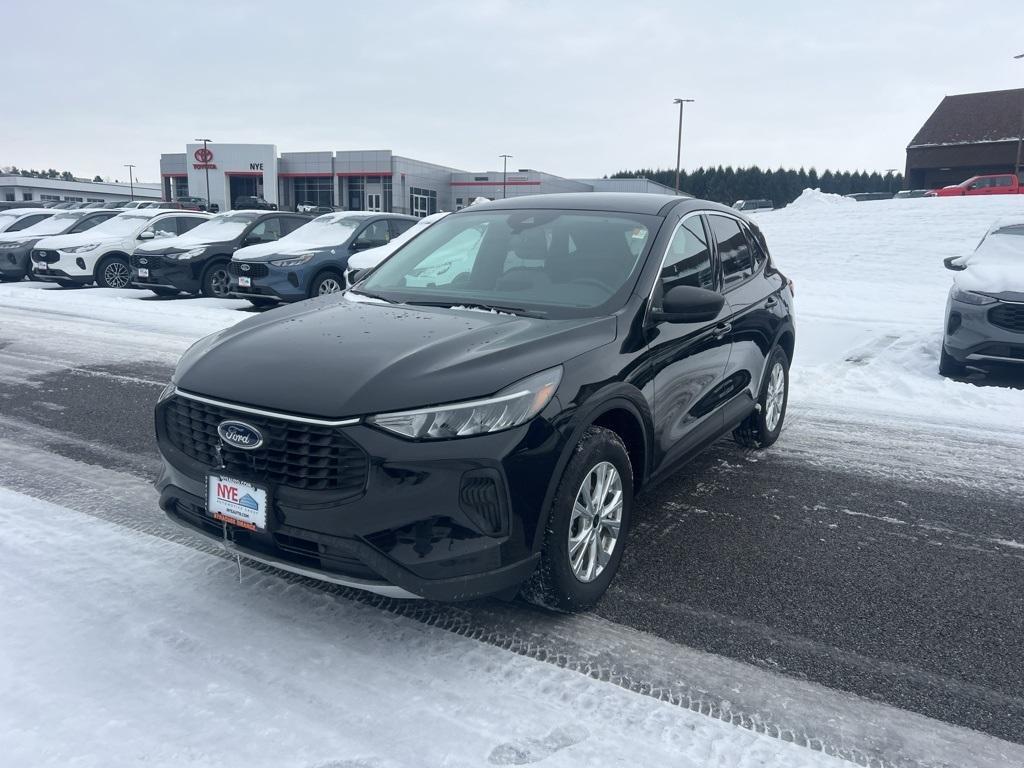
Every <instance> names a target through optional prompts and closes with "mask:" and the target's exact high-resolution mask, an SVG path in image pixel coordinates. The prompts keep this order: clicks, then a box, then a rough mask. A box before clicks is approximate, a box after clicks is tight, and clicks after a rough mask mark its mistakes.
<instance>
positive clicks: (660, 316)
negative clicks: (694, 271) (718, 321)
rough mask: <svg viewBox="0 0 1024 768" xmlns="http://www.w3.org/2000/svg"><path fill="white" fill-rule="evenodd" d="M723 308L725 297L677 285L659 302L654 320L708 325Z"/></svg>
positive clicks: (704, 290) (702, 289) (705, 290)
mask: <svg viewBox="0 0 1024 768" xmlns="http://www.w3.org/2000/svg"><path fill="white" fill-rule="evenodd" d="M723 306H725V296H723V295H722V294H720V293H716V292H715V291H709V290H707V289H706V288H695V287H694V286H692V285H677V286H676V287H675V288H671V289H669V291H668V292H667V293H666V294H665V296H664V298H663V299H662V302H661V311H660V312H655V313H654V315H653V317H654V319H655V320H657V321H659V322H663V323H709V322H711V321H712V320H714V319H715V318H716V317H718V313H719V312H721V311H722V307H723Z"/></svg>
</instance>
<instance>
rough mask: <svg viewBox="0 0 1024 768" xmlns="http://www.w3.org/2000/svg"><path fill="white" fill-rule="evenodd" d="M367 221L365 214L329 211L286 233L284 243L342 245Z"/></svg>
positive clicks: (282, 240) (282, 239)
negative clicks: (354, 214) (348, 214)
mask: <svg viewBox="0 0 1024 768" xmlns="http://www.w3.org/2000/svg"><path fill="white" fill-rule="evenodd" d="M364 221H366V217H365V216H344V215H340V216H339V215H338V214H335V213H329V214H327V215H326V216H320V217H318V218H315V219H313V220H312V221H311V222H309V223H308V224H303V225H302V226H301V227H299V228H298V229H296V230H295V231H294V232H292V233H291V234H289V235H285V236H284V237H282V238H281V240H280V241H279V242H282V243H289V244H290V243H309V244H310V245H336V244H337V245H340V244H341V243H344V242H345V241H346V240H348V239H349V238H350V237H351V236H352V233H353V232H355V230H356V228H357V227H358V226H359V225H360V224H362V223H363V222H364Z"/></svg>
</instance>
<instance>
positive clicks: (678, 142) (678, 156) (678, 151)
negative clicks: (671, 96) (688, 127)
mask: <svg viewBox="0 0 1024 768" xmlns="http://www.w3.org/2000/svg"><path fill="white" fill-rule="evenodd" d="M672 103H673V104H678V105H679V138H678V139H677V140H676V194H677V195H678V194H679V161H680V159H681V158H682V156H683V105H684V104H692V103H693V99H675V100H673V102H672Z"/></svg>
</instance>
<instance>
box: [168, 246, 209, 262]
mask: <svg viewBox="0 0 1024 768" xmlns="http://www.w3.org/2000/svg"><path fill="white" fill-rule="evenodd" d="M204 253H206V249H205V248H193V249H192V250H191V251H184V252H183V253H169V254H167V258H169V259H177V260H178V261H186V260H188V259H194V258H195V257H196V256H202V255H203V254H204Z"/></svg>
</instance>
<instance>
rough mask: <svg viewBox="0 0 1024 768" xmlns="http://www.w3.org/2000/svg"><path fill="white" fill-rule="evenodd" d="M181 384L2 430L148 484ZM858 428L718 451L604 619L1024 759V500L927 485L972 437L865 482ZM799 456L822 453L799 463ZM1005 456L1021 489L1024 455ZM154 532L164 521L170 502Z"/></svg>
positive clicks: (83, 401) (647, 528)
mask: <svg viewBox="0 0 1024 768" xmlns="http://www.w3.org/2000/svg"><path fill="white" fill-rule="evenodd" d="M9 354H11V353H10V351H9V350H8V351H7V352H6V353H5V352H4V351H0V355H9ZM14 354H16V353H14ZM5 362H6V363H8V364H13V365H16V364H17V360H16V359H12V358H10V357H6V358H5ZM169 374H170V370H169V369H167V368H165V367H163V366H160V365H154V364H139V365H132V366H106V367H88V366H85V367H82V366H78V367H74V368H72V369H51V370H42V371H40V372H39V373H38V374H33V375H32V376H30V377H28V379H27V380H26V381H23V382H21V383H18V382H11V383H7V384H5V385H4V386H3V387H2V388H0V422H5V423H8V424H16V425H18V427H19V428H20V429H24V430H28V434H31V435H32V437H33V440H32V442H33V447H34V448H37V449H40V448H41V449H45V450H46V451H49V452H52V453H57V454H60V455H63V456H66V457H69V458H74V459H77V460H80V461H84V462H86V463H89V464H95V465H100V466H103V467H107V468H110V469H114V470H117V471H120V472H130V473H132V474H135V475H138V476H140V477H152V476H153V475H154V474H155V472H156V467H157V461H158V460H157V456H156V453H155V449H154V446H153V442H152V437H151V435H152V404H153V402H154V400H155V398H156V396H157V394H158V392H159V390H160V388H161V386H162V382H164V381H166V380H167V378H168V376H169ZM846 429H849V430H850V439H851V445H852V444H853V443H854V442H856V440H855V438H856V435H855V434H854V432H856V431H857V430H858V428H857V427H855V426H849V425H843V424H837V423H817V422H815V421H814V419H813V418H810V417H804V418H802V419H801V418H794V419H793V423H792V424H791V425H790V426H789V427H788V428H787V432H785V433H784V434H783V437H782V440H781V443H780V446H779V447H778V449H777V450H776V449H772V450H769V451H764V452H746V451H743V450H741V449H739V448H737V447H736V446H734V445H733V444H732V443H731V442H730V441H721V442H719V443H717V444H716V445H715V446H713V447H712V448H711V449H710V450H709V451H708V452H707V453H706V454H705V455H704V456H702V457H701V458H699V459H698V460H696V461H694V462H693V463H691V464H690V465H689V466H688V467H687V468H686V469H684V470H683V471H681V472H680V473H679V474H678V475H677V476H676V477H675V478H673V479H672V480H670V481H667V482H666V483H663V484H662V485H660V486H659V487H657V488H654V489H652V490H650V491H648V492H647V493H646V494H645V495H643V496H642V497H641V498H640V499H639V500H638V505H637V508H636V511H635V512H634V529H633V531H632V533H631V536H630V540H629V544H628V548H627V550H626V555H625V558H624V561H623V565H622V569H621V571H620V573H619V576H618V578H617V580H616V581H615V583H614V585H613V587H612V589H611V590H610V592H609V594H608V595H607V596H606V598H605V599H604V600H603V601H602V603H601V604H600V606H599V607H598V609H597V610H598V613H599V614H600V615H601V616H603V617H605V618H607V619H610V620H612V621H614V622H617V623H620V624H623V625H626V626H628V627H633V628H636V629H640V630H643V631H645V632H648V633H651V634H654V635H656V636H659V637H662V638H665V639H667V640H670V641H672V642H675V643H681V644H685V645H687V646H691V647H693V648H697V649H701V650H706V651H709V652H713V653H716V654H721V655H724V656H727V657H731V658H734V659H738V660H740V661H744V662H748V663H752V664H755V665H758V666H760V667H763V668H766V669H769V670H773V671H776V672H781V673H784V674H786V675H789V676H792V677H796V678H803V679H807V680H811V681H815V682H819V683H822V684H824V685H827V686H829V687H832V688H837V689H840V690H845V691H849V692H853V693H856V694H859V695H862V696H864V697H867V698H870V699H875V700H879V701H884V702H887V703H890V704H893V705H895V706H898V707H901V708H904V709H908V710H911V711H915V712H919V713H922V714H925V715H928V716H931V717H935V718H938V719H940V720H944V721H946V722H950V723H954V724H958V725H963V726H967V727H970V728H974V729H977V730H981V731H984V732H987V733H990V734H992V735H995V736H998V737H1001V738H1004V739H1008V740H1011V741H1016V742H1021V743H1024V663H1022V661H1021V659H1022V657H1024V601H1022V596H1024V520H1022V515H1021V512H1022V504H1021V502H1020V496H1019V485H1018V486H1017V487H1013V486H1012V483H1010V482H1009V481H1000V482H995V483H988V484H986V483H985V482H984V471H983V469H980V468H976V469H972V470H970V471H968V472H966V473H965V475H966V476H972V477H975V478H977V477H978V476H981V480H980V481H978V482H963V478H962V477H960V478H957V477H953V476H952V475H950V476H949V477H945V476H944V475H943V473H942V472H934V471H933V472H929V471H926V470H925V468H924V467H923V466H922V467H921V469H920V471H918V470H917V469H916V466H917V464H918V463H919V462H918V458H919V457H918V456H915V455H913V451H914V450H918V449H919V450H920V451H921V454H920V455H921V456H923V455H924V453H929V454H942V453H943V452H946V453H948V454H950V455H952V456H956V455H975V454H977V455H981V456H987V455H992V454H993V451H992V450H990V448H991V447H990V446H986V445H984V444H981V443H979V444H975V445H972V444H970V441H971V439H973V438H971V437H970V436H969V435H968V436H965V435H963V434H958V435H955V436H954V435H949V436H944V435H943V434H942V433H941V432H935V433H928V434H921V435H909V436H908V435H907V434H901V435H899V437H898V439H897V435H896V432H895V427H894V428H893V432H892V434H887V433H886V432H885V430H884V429H881V428H878V429H881V431H880V432H879V433H878V434H877V435H874V436H869V437H870V438H871V440H872V441H874V442H873V443H872V444H873V445H874V446H875V447H874V449H873V451H874V453H875V454H877V453H880V452H881V453H884V452H886V451H888V452H890V453H892V454H893V456H892V458H893V461H894V463H895V464H897V465H901V466H902V467H903V469H902V470H900V471H891V472H890V471H887V470H885V469H884V468H885V467H886V466H888V465H887V463H886V462H885V461H880V462H877V461H876V463H875V464H874V465H872V468H871V469H870V471H869V470H868V469H867V467H868V464H869V462H867V461H864V462H860V461H857V460H856V457H857V455H858V454H857V451H856V450H855V447H854V448H851V449H850V451H849V452H844V450H842V449H840V448H837V444H839V443H842V442H843V440H842V439H841V436H842V435H843V433H844V430H846ZM857 434H858V435H860V437H861V439H863V435H861V434H860V433H859V432H857ZM826 435H828V436H829V437H828V440H829V442H828V447H827V449H826V447H825V446H826V442H825V437H824V436H826ZM836 435H839V436H840V439H838V440H837V439H836ZM890 438H891V439H890ZM787 440H790V441H791V442H792V444H795V445H802V446H805V447H806V446H811V448H810V449H806V448H805V449H804V450H803V451H787V450H786V448H785V446H786V441H787ZM816 441H818V442H819V443H820V444H821V446H822V451H821V452H820V453H819V452H818V451H815V450H813V446H814V445H815V444H816ZM921 443H923V445H922V444H921ZM914 446H918V448H917V449H915V448H914ZM901 451H903V452H910V454H909V455H898V454H900V452H901ZM871 452H872V451H871V450H865V451H863V452H862V453H863V455H864V456H867V455H868V454H869V453H871ZM995 454H996V459H995V460H996V461H1000V462H1002V467H1001V472H1002V474H1003V475H1005V477H1006V478H1012V477H1013V476H1016V477H1017V478H1018V480H1019V479H1020V472H1019V470H1020V468H1021V465H1022V463H1024V459H1022V457H1021V454H1020V453H1016V454H1015V453H1013V451H1012V449H1011V448H1008V449H1007V451H1006V452H1003V453H1002V454H1000V452H999V451H995ZM823 456H824V459H823V458H822V457H823ZM0 461H2V457H0ZM862 463H863V467H864V471H862V468H861V464H862ZM880 467H881V468H882V469H879V468H880ZM908 467H909V469H908ZM996 474H997V475H998V474H999V473H996ZM2 477H3V470H2V466H0V480H2ZM52 482H59V478H48V477H42V476H41V477H40V483H52ZM154 496H155V494H154ZM139 514H140V515H149V514H156V509H155V503H154V505H153V508H152V509H146V508H140V511H139ZM522 610H524V611H526V610H529V609H527V608H523V609H522Z"/></svg>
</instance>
